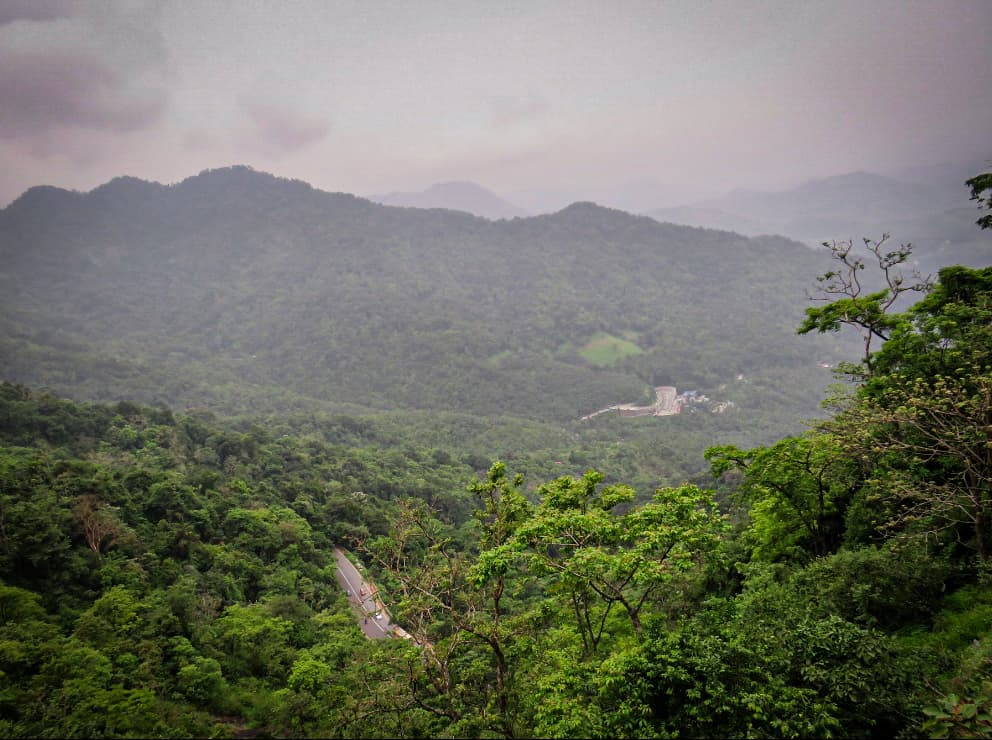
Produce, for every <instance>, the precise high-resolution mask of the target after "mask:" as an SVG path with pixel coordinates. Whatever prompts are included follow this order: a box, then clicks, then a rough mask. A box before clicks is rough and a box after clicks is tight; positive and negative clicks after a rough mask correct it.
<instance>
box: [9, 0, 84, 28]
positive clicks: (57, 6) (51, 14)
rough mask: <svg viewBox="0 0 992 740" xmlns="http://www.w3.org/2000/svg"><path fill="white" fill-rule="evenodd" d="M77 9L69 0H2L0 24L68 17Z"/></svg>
mask: <svg viewBox="0 0 992 740" xmlns="http://www.w3.org/2000/svg"><path fill="white" fill-rule="evenodd" d="M76 10H78V6H76V7H74V6H73V3H72V2H70V1H69V0H4V1H3V3H2V4H0V26H4V25H6V24H8V23H13V22H14V21H53V20H55V19H56V18H68V17H70V16H72V15H73V14H74V12H75V11H76Z"/></svg>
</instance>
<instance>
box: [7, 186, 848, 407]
mask: <svg viewBox="0 0 992 740" xmlns="http://www.w3.org/2000/svg"><path fill="white" fill-rule="evenodd" d="M0 265H2V267H0V295H2V296H3V298H2V308H3V311H2V317H0V370H2V376H3V379H7V380H13V381H17V382H23V383H28V384H43V385H47V386H50V387H52V388H54V389H56V390H59V391H61V392H66V393H70V394H72V395H74V396H75V397H82V398H93V399H103V400H110V399H133V400H139V401H144V402H152V403H167V404H169V405H172V406H175V407H180V408H189V407H191V406H204V407H207V408H210V409H214V410H217V411H219V412H222V413H246V412H257V411H269V412H271V411H286V410H313V409H325V410H327V409H339V410H340V409H348V410H350V411H365V412H371V411H382V410H394V409H422V410H434V411H437V410H446V411H458V412H463V413H471V414H483V415H493V416H498V415H503V416H514V417H518V418H528V419H536V420H555V421H558V422H562V421H567V420H569V419H577V418H578V417H580V416H582V415H585V414H587V413H589V412H590V411H592V410H595V409H597V408H600V407H603V406H607V405H610V404H614V403H620V402H637V401H640V400H648V401H651V400H653V393H652V391H651V386H653V385H661V384H670V385H678V386H681V387H701V388H711V387H713V388H715V387H717V386H719V385H721V384H726V383H727V382H728V381H733V379H734V378H737V377H744V376H748V377H753V378H755V379H756V380H755V385H753V386H751V387H750V389H749V391H748V392H750V393H755V394H757V395H758V396H759V397H762V398H763V399H764V400H763V401H756V402H755V406H763V407H764V408H766V409H770V408H773V407H775V406H776V405H777V404H785V405H788V404H790V403H793V402H795V401H796V399H797V398H801V399H802V402H803V403H804V404H806V405H805V406H804V408H808V407H809V406H815V400H816V398H817V392H816V391H815V390H814V391H813V392H810V389H811V388H813V389H815V388H822V386H823V385H824V383H825V382H827V381H828V380H829V378H826V377H824V375H823V373H822V370H820V369H818V368H817V367H816V363H815V362H814V359H816V358H818V359H823V358H824V357H829V356H830V352H831V351H835V349H834V350H832V349H831V347H834V345H833V344H831V343H830V341H828V340H826V339H825V340H824V341H823V342H819V343H818V341H817V339H816V338H799V337H796V336H795V334H794V328H795V327H796V326H797V324H798V323H799V321H800V319H801V317H802V312H803V309H804V307H805V305H806V297H805V288H806V287H807V286H808V285H810V284H811V283H812V280H813V277H814V276H815V275H817V274H820V273H821V272H823V271H824V269H825V268H826V267H827V266H828V265H827V260H826V258H825V256H824V255H822V254H820V253H817V252H814V251H813V250H809V249H806V248H804V247H802V246H801V245H798V244H796V243H795V242H792V241H789V240H788V239H785V238H782V237H762V238H759V239H749V238H746V237H743V236H740V235H737V234H733V233H729V232H720V231H711V230H701V229H696V228H690V227H686V226H678V225H673V224H663V223H659V222H658V221H656V220H653V219H650V218H646V217H643V216H635V215H631V214H629V213H625V212H623V211H618V210H613V209H607V208H603V207H601V206H597V205H595V204H592V203H576V204H573V205H571V206H569V207H568V208H565V209H563V210H561V211H559V212H557V213H553V214H546V215H541V216H534V217H529V218H517V219H513V220H498V221H490V220H487V219H483V218H479V217H476V216H472V215H469V214H466V213H462V212H457V211H452V210H424V209H416V208H396V207H390V206H384V205H381V204H377V203H373V202H372V201H369V200H365V199H362V198H358V197H356V196H353V195H349V194H343V193H327V192H322V191H319V190H316V189H314V188H312V187H311V186H309V185H307V184H306V183H303V182H300V181H293V180H285V179H281V178H277V177H274V176H272V175H268V174H265V173H261V172H256V171H254V170H251V169H250V168H247V167H233V168H226V169H221V170H209V171H206V172H203V173H201V174H199V175H196V176H194V177H190V178H188V179H186V180H184V181H182V182H181V183H179V184H176V185H170V186H166V185H161V184H158V183H151V182H145V181H141V180H137V179H134V178H117V179H115V180H112V181H110V182H108V183H106V184H105V185H102V186H100V187H98V188H96V189H94V190H92V191H90V192H87V193H79V192H72V191H66V190H61V189H58V188H53V187H44V186H42V187H36V188H32V189H30V190H28V191H27V192H25V193H24V194H23V195H22V196H21V197H20V198H18V199H17V200H16V201H15V202H13V203H12V204H11V205H9V206H8V207H7V208H5V209H3V210H2V211H0ZM814 355H816V356H817V357H816V358H814ZM786 375H788V376H789V377H790V378H791V380H790V381H789V382H788V383H783V382H782V380H781V378H782V377H784V376H786ZM758 378H764V381H759V380H757V379H758ZM776 378H777V379H776ZM762 382H764V383H765V386H762V385H761V383H762ZM762 388H763V390H762ZM789 388H791V389H792V394H791V395H790V391H789ZM762 394H764V395H763V396H762ZM790 411H794V408H793V409H790Z"/></svg>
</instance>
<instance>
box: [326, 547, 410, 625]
mask: <svg viewBox="0 0 992 740" xmlns="http://www.w3.org/2000/svg"><path fill="white" fill-rule="evenodd" d="M334 556H335V557H336V558H337V561H338V570H337V577H338V583H340V584H341V588H343V589H344V590H345V591H346V592H347V594H348V601H350V602H351V606H352V608H353V609H354V610H355V611H356V612H357V613H358V616H359V618H360V621H359V623H358V624H359V626H360V627H361V628H362V632H364V633H365V636H366V637H371V638H372V639H374V640H384V639H386V638H390V637H394V636H395V634H394V628H393V625H392V623H391V622H390V621H389V614H388V613H387V612H386V609H385V607H384V606H383V604H382V602H381V601H380V600H379V596H378V592H377V591H376V589H375V586H374V585H373V584H371V583H369V582H368V581H366V580H365V579H364V578H363V577H362V574H361V573H360V572H359V571H358V569H357V568H356V567H355V566H354V565H353V564H352V562H351V561H350V560H348V556H347V555H345V553H344V550H342V549H341V548H340V547H335V548H334Z"/></svg>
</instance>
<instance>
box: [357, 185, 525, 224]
mask: <svg viewBox="0 0 992 740" xmlns="http://www.w3.org/2000/svg"><path fill="white" fill-rule="evenodd" d="M369 200H372V201H375V202H376V203H381V204H383V205H386V206H399V207H402V208H447V209H449V210H452V211H465V212H466V213H471V214H473V215H475V216H481V217H482V218H488V219H499V218H517V217H521V216H527V215H529V214H528V213H527V211H525V210H523V209H522V208H518V207H517V206H515V205H513V204H512V203H508V202H507V201H505V200H503V199H502V198H500V197H498V196H496V195H494V194H493V193H491V192H490V191H488V190H486V189H485V188H484V187H482V186H481V185H476V184H475V183H474V182H443V183H438V184H436V185H431V187H429V188H428V189H427V190H423V191H421V192H418V193H389V194H387V195H370V196H369Z"/></svg>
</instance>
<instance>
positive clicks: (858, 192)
mask: <svg viewBox="0 0 992 740" xmlns="http://www.w3.org/2000/svg"><path fill="white" fill-rule="evenodd" d="M968 172H971V174H975V172H977V169H969V168H968V167H966V166H963V165H941V166H934V167H927V168H915V169H913V170H907V171H905V172H904V173H902V174H901V178H905V179H897V178H895V177H887V176H883V175H877V174H872V173H869V172H853V173H850V174H846V175H838V176H836V177H827V178H821V179H816V180H810V181H809V182H806V183H804V184H802V185H800V186H798V187H795V188H791V189H789V190H784V191H779V192H761V191H753V190H735V191H733V192H731V193H728V194H727V195H725V196H723V197H720V198H713V199H709V200H706V201H701V202H699V203H697V204H694V205H690V206H683V207H678V208H661V209H656V210H652V211H648V212H647V213H646V215H648V216H650V217H651V218H655V219H657V220H659V221H671V222H673V223H681V224H686V225H690V226H700V227H704V228H717V229H727V230H730V231H737V232H739V233H742V234H748V235H756V234H782V235H783V236H787V237H790V238H792V239H796V240H797V241H801V242H803V243H805V244H808V245H810V246H816V245H819V244H820V243H822V242H824V241H835V240H836V241H843V240H847V239H853V240H855V241H856V242H857V241H860V240H861V239H862V238H864V237H868V238H875V239H877V238H879V237H881V235H882V234H883V233H888V234H890V235H891V238H892V242H893V243H912V244H913V245H914V246H915V250H914V257H915V258H916V259H917V260H919V261H920V264H921V265H922V266H923V267H924V268H925V269H927V270H930V271H935V270H936V269H937V268H938V267H940V266H942V265H945V264H953V263H963V264H970V265H972V266H979V267H980V266H984V265H987V264H988V263H989V260H990V259H992V234H990V233H989V232H981V231H980V230H979V229H977V228H976V227H975V223H974V222H975V219H976V218H977V215H976V209H975V205H974V203H971V202H970V201H969V199H968V196H969V192H968V189H967V187H966V186H965V185H964V181H965V179H967V177H968V176H969V175H967V174H964V173H968Z"/></svg>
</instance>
